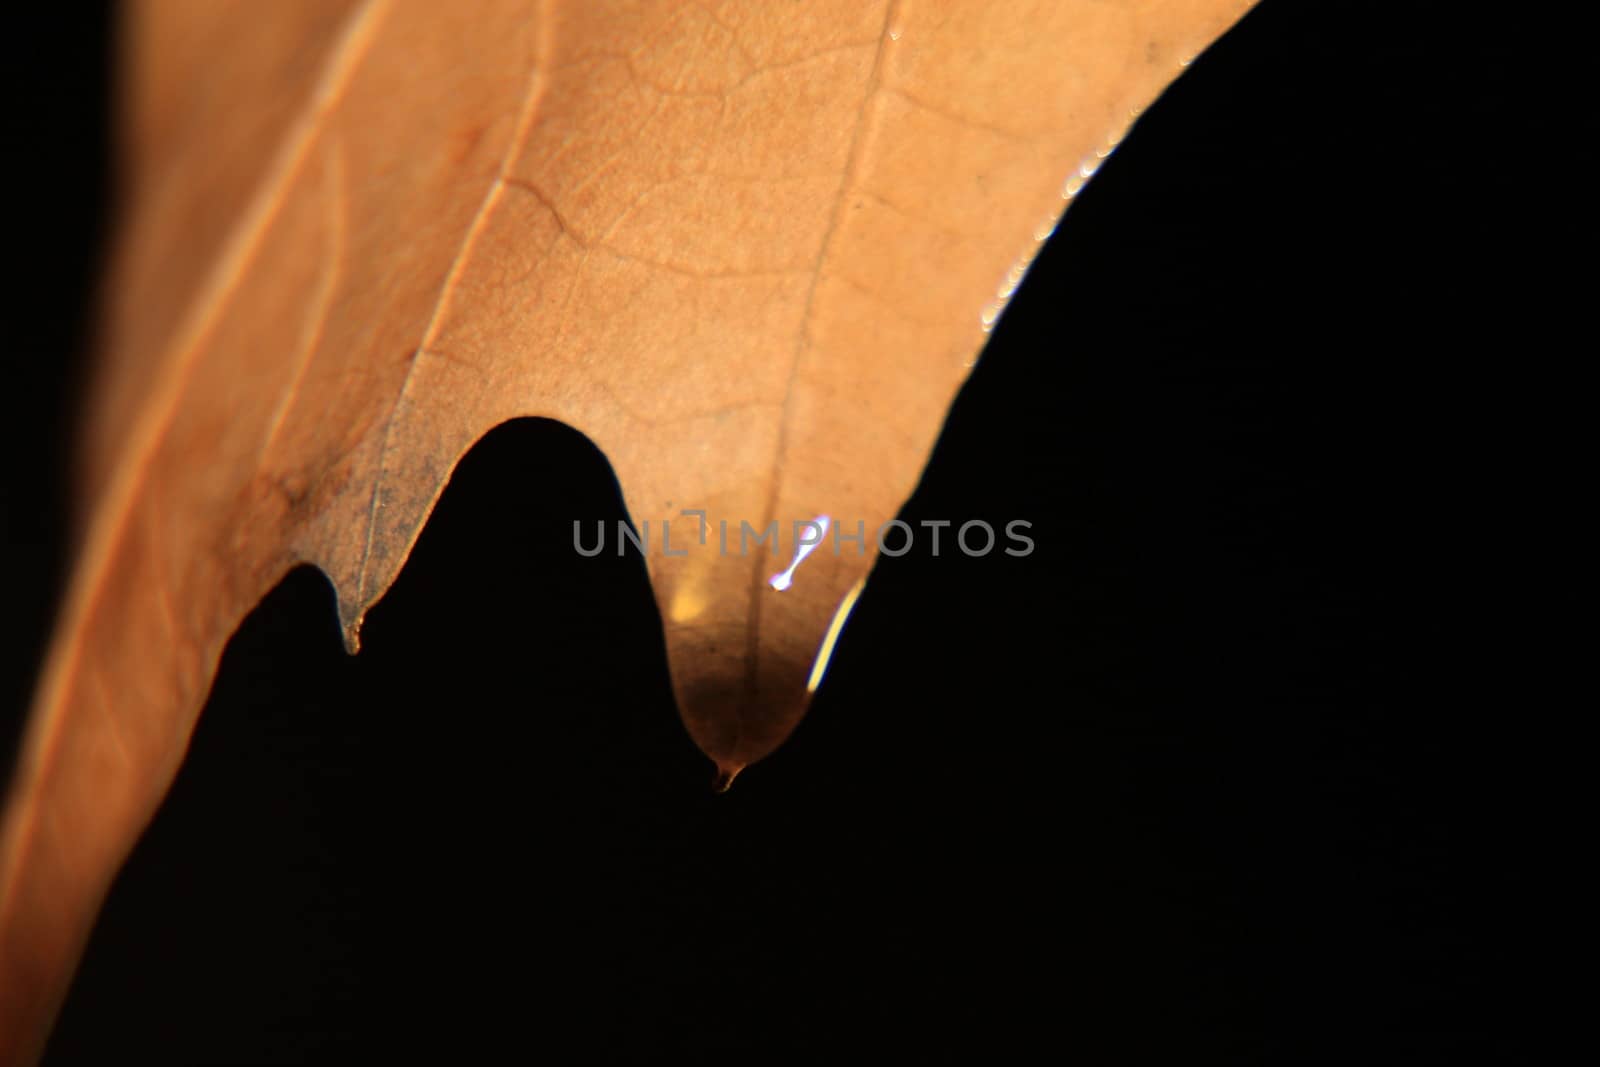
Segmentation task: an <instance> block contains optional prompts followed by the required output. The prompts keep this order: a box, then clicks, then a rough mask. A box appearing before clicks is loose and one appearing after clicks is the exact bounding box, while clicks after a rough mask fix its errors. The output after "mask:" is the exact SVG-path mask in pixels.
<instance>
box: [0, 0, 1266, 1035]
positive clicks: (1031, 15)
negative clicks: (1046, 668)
mask: <svg viewBox="0 0 1600 1067" xmlns="http://www.w3.org/2000/svg"><path fill="white" fill-rule="evenodd" d="M1247 6H1248V2H1247V0H1121V2H1109V0H1052V2H1019V3H1015V4H1011V5H1006V6H1004V7H997V6H995V5H993V4H989V3H980V2H977V0H966V2H961V0H942V2H938V0H925V2H920V3H914V2H904V3H895V4H883V3H866V2H862V0H811V2H806V3H774V2H770V0H769V2H760V0H748V2H727V3H686V2H682V0H678V2H673V0H662V2H654V3H648V2H637V3H621V2H606V3H602V2H592V0H585V2H577V0H572V2H566V3H561V2H555V0H549V2H545V3H535V2H533V0H483V2H476V3H452V4H436V3H430V2H423V0H413V2H393V3H386V2H383V0H369V2H365V3H356V2H353V0H345V2H343V3H334V2H332V0H301V2H298V3H289V2H283V3H275V4H273V5H271V6H270V7H269V8H264V7H262V6H260V5H257V4H246V3H244V2H242V0H227V2H223V0H188V2H179V0H161V2H147V3H144V4H142V5H133V6H132V9H131V10H130V11H129V12H128V13H127V15H126V26H125V30H126V33H125V39H124V43H125V46H126V49H127V54H128V62H127V67H126V73H127V84H126V86H125V89H124V95H123V97H122V101H121V102H122V104H123V106H124V107H125V114H124V115H123V116H122V120H123V127H124V133H125V146H124V158H125V162H126V169H127V174H126V180H127V192H128V206H129V210H128V213H127V217H126V219H125V225H124V230H123V233H122V237H121V241H120V243H119V247H118V252H117V256H116V261H115V263H114V264H113V270H112V274H111V278H112V281H113V285H112V287H111V289H110V294H111V296H110V301H109V306H108V308H107V313H106V324H105V328H104V354H105V359H104V361H103V363H102V365H101V366H100V367H99V379H98V382H97V389H96V392H95V394H94V396H93V398H92V404H91V407H90V415H91V417H90V419H89V422H88V427H87V438H88V447H87V451H86V469H85V472H84V482H85V484H84V485H83V487H82V499H83V500H84V501H85V502H86V510H85V512H84V516H83V524H82V529H83V534H82V538H81V543H80V546H79V553H78V561H77V567H76V570H75V573H74V578H73V581H72V584H71V588H70V591H69V594H68V600H67V602H66V604H65V606H64V609H63V611H62V615H61V621H60V625H59V630H58V632H57V634H56V637H55V641H54V644H53V646H52V650H51V653H50V656H49V658H48V661H47V664H46V667H45V672H44V675H43V681H42V684H41V687H40V689H39V692H38V696H37V702H36V704H35V706H34V708H33V711H32V718H31V720H30V726H29V730H28V734H27V737H26V739H25V743H24V752H23V760H22V763H21V765H20V767H19V772H18V774H17V776H16V779H15V783H14V786H13V793H12V796H11V798H10V800H9V804H8V807H7V809H6V813H5V821H4V827H3V833H4V837H3V842H0V848H3V852H0V998H3V999H0V1005H3V1006H0V1061H5V1062H12V1061H15V1060H17V1059H19V1058H25V1057H26V1056H28V1055H30V1054H34V1053H36V1051H37V1050H38V1048H39V1047H40V1046H41V1043H42V1040H43V1036H44V1034H45V1032H46V1029H47V1027H48V1023H49V1019H50V1017H51V1015H52V1013H53V1012H54V1010H55V1009H56V1006H57V1005H58V1003H59V1000H60V998H61V997H62V995H63V993H64V990H65V987H66V984H67V982H68V980H69V978H70V974H71V971H72V968H73V966H74V964H75V961H76V959H77V956H78V954H79V952H80V951H81V948H82V946H83V943H84V941H85V939H86V937H87V934H88V931H89V929H90V927H91V924H92V922H93V919H94V916H95V912H96V910H97V908H98V906H99V904H100V901H101V900H102V898H103V896H104V894H105V892H106V891H107V889H108V887H109V884H110V881H111V879H112V878H113V876H114V874H115V872H116V870H117V867H118V865H119V864H120V863H121V861H122V860H123V858H124V857H125V855H126V854H127V852H128V851H129V849H130V848H131V847H132V844H133V842H134V841H135V839H136V837H137V835H138V834H139V833H140V832H141V830H142V829H143V828H144V826H145V824H146V823H147V821H148V820H149V818H150V817H151V815H152V814H153V812H154V811H155V808H156V806H157V805H158V804H159V802H160V800H161V797H162V795H163V793H164V792H165V790H166V788H167V786H168V784H169V783H170V781H171V779H172V777H173V774H174V773H175V771H176V769H177V766H178V763H179V761H180V760H181V759H182V756H183V753H184V749H185V746H186V744H187V741H188V737H189V735H190V731H191V729H192V727H193V725H194V720H195V716H196V715H197V714H198V710H199V708H200V707H201V704H202V702H203V700H204V698H205V694H206V692H207V689H208V688H209V686H210V682H211V678H212V674H213V672H214V670H215V668H216V665H217V661H218V658H219V656H220V654H221V652H222V648H223V646H224V644H225V642H226V641H227V639H228V637H229V635H230V634H232V632H233V631H234V629H235V627H236V626H237V625H238V623H239V622H240V620H241V619H242V618H243V617H244V615H245V614H246V613H247V612H248V611H249V610H250V609H251V608H252V607H253V606H254V605H255V604H256V602H257V601H258V600H259V599H260V598H261V596H262V595H263V594H264V593H265V592H266V591H267V590H268V589H270V588H271V587H272V586H273V585H274V584H275V583H276V582H277V581H278V580H279V579H280V578H281V577H282V576H283V574H284V573H285V572H286V571H287V570H289V569H290V568H291V567H293V566H295V565H297V564H299V563H302V562H309V563H313V564H315V565H317V566H318V567H320V568H321V569H322V570H323V571H324V572H325V573H326V574H327V575H328V577H329V578H330V580H331V581H332V583H333V585H334V587H335V589H336V590H337V595H338V603H339V612H340V616H341V620H342V622H343V625H344V628H345V632H346V635H347V642H348V644H349V646H350V647H351V649H352V650H354V648H355V647H356V643H357V635H358V633H359V630H360V625H361V619H362V615H363V613H364V612H366V611H367V609H368V608H370V607H371V606H372V604H373V603H374V602H375V601H376V600H377V599H378V598H379V597H381V596H382V595H383V593H384V591H385V590H387V589H388V588H389V586H390V584H391V582H393V580H394V578H395V575H396V573H397V572H398V570H399V568H400V567H401V565H402V564H403V563H404V561H405V558H406V555H407V553H408V552H409V550H410V548H411V546H412V544H413V543H414V542H415V540H416V537H417V534H418V531H419V529H420V527H421V526H422V524H423V522H424V521H425V520H426V518H427V516H428V513H429V511H430V509H431V508H432V506H433V504H434V502H435V501H436V500H437V499H438V497H439V494H440V492H441V490H442V488H443V485H444V483H445V481H446V480H447V479H448V477H449V475H450V472H451V470H452V468H453V467H454V465H455V463H456V462H457V460H458V459H459V457H460V456H461V455H462V454H463V453H464V452H465V451H466V450H467V449H468V448H470V447H471V445H472V444H473V442H474V441H475V440H477V439H478V438H479V437H480V436H482V435H483V434H484V433H485V432H486V431H487V430H489V429H490V428H491V427H493V426H495V425H496V424H498V423H500V422H502V421H504V420H506V419H510V418H513V417H517V416H526V415H538V416H546V417H550V418H555V419H560V420H562V421H564V422H566V423H569V424H570V425H572V426H574V427H576V428H578V429H579V430H581V431H583V432H584V433H586V434H588V435H589V436H590V437H591V438H592V439H593V440H594V441H595V443H596V444H597V445H598V446H599V447H600V448H601V449H602V450H603V451H604V452H605V454H606V455H607V456H608V457H609V458H610V461H611V463H612V465H613V467H614V469H615V470H616V473H617V476H618V479H619V481H620V482H621V485H622V489H623V493H624V498H625V500H626V503H627V506H628V509H629V512H630V514H631V515H632V517H633V519H634V522H635V524H636V525H637V526H638V527H640V528H641V529H643V528H644V526H645V524H647V523H648V524H649V527H650V529H651V531H652V535H653V540H652V544H651V546H650V550H649V551H648V552H647V553H646V558H647V562H648V565H649V571H650V577H651V581H652V583H653V585H654V588H655V591H656V596H657V601H658V603H659V605H660V609H661V614H662V618H663V623H664V629H665V634H666V639H667V643H668V653H669V660H670V663H671V668H672V678H673V685H674V690H675V692H676V694H677V698H678V703H679V708H680V710H681V711H682V714H683V717H684V721H685V723H686V724H687V726H688V728H689V730H690V732H691V733H692V734H693V736H694V738H695V740H696V741H697V742H698V743H699V744H700V746H701V747H702V748H703V749H704V750H705V751H706V753H707V754H708V755H709V756H711V758H712V759H713V760H715V761H716V763H717V764H718V766H719V768H720V769H721V771H722V773H723V775H724V777H725V778H726V777H728V776H731V775H732V774H734V773H736V772H737V771H738V770H739V769H740V768H742V767H744V766H746V765H747V764H749V763H751V762H752V761H754V760H757V759H759V758H761V757H762V756H763V755H765V754H767V753H768V752H770V751H771V750H772V749H773V748H774V747H775V746H776V745H778V744H779V743H780V742H781V741H782V740H783V738H784V737H785V736H786V735H787V734H788V733H789V732H790V731H791V730H792V729H793V727H794V725H795V723H796V722H797V721H798V719H799V718H800V716H801V715H802V714H803V712H804V710H805V706H806V702H807V698H808V692H809V687H808V683H809V682H814V680H815V679H814V677H813V675H814V672H815V671H820V668H821V666H822V665H823V664H822V663H820V662H818V651H819V647H821V646H822V644H823V641H824V637H825V635H826V634H827V633H828V632H829V629H830V624H831V623H833V622H834V621H835V619H836V615H838V614H839V609H840V607H841V604H844V603H846V602H847V599H848V597H849V595H850V593H851V590H852V589H853V588H855V587H857V586H858V584H859V583H860V582H861V581H862V580H863V579H864V578H865V576H866V574H867V572H868V570H869V568H870V566H871V564H872V561H873V559H874V558H875V555H876V545H875V544H874V540H875V538H874V533H875V532H876V531H878V530H879V529H880V528H881V526H882V524H883V523H885V522H886V521H887V520H889V519H892V518H893V517H894V515H895V514H896V512H897V511H898V510H899V508H900V506H901V505H902V504H903V503H904V501H905V500H906V498H907V497H908V496H909V495H910V493H911V491H912V489H913V487H914V486H915V484H916V482H917V479H918V477H919V475H920V473H921V470H922V467H923V464H924V462H925V460H926V457H927V455H928V452H929V450H930V448H931V446H932V443H933V440H934V438H935V436H936V434H937V432H938V429H939V426H940V423H941V420H942V418H943V416H944V413H945V410H946V407H947V405H948V404H949V402H950V400H951V399H952V397H953V395H954V394H955V391H956V389H957V388H958V387H959V385H960V383H961V382H962V380H963V379H964V377H965V376H966V373H967V370H968V368H969V367H970V366H971V364H972V361H973V359H974V358H975V356H976V353H977V352H978V350H979V348H980V347H981V345H982V342H983V338H984V330H985V329H986V327H987V325H988V324H990V323H992V322H993V320H994V318H995V316H996V315H998V314H999V312H1000V309H1001V307H1002V306H1003V305H1004V303H1005V299H1006V297H1007V296H1008V295H1009V294H1010V292H1011V290H1012V289H1014V288H1015V286H1016V284H1017V282H1018V280H1019V279H1020V277H1021V274H1022V272H1023V271H1024V270H1025V269H1026V266H1027V264H1028V262H1029V260H1030V258H1031V256H1032V255H1033V252H1034V250H1035V249H1036V248H1037V246H1038V244H1039V242H1041V241H1042V240H1044V238H1045V237H1046V236H1047V235H1048V234H1049V232H1050V230H1051V229H1052V228H1053V225H1054V222H1055V219H1056V218H1057V216H1058V215H1059V213H1060V212H1061V210H1062V208H1063V206H1064V205H1065V203H1066V202H1067V201H1068V200H1069V199H1070V197H1071V196H1072V195H1073V194H1074V193H1075V192H1076V191H1077V189H1079V188H1081V186H1082V183H1083V182H1084V181H1085V180H1086V179H1087V178H1088V177H1089V175H1090V174H1091V173H1092V172H1093V169H1094V167H1095V166H1096V165H1097V163H1098V161H1099V160H1100V159H1101V158H1103V157H1104V155H1105V154H1106V153H1107V152H1108V151H1110V149H1111V148H1112V147H1113V146H1114V145H1115V144H1116V142H1117V140H1118V139H1119V138H1120V137H1121V136H1122V134H1123V133H1124V132H1125V130H1126V128H1127V127H1128V125H1129V123H1130V122H1131V121H1132V120H1133V118H1134V117H1135V116H1136V115H1137V114H1138V112H1139V110H1140V109H1141V108H1143V107H1144V106H1145V105H1147V104H1148V103H1149V102H1150V100H1151V99H1152V98H1153V97H1154V96H1155V95H1156V94H1157V93H1158V92H1159V91H1160V90H1161V89H1162V88H1163V87H1164V86H1165V85H1166V83H1167V82H1169V81H1170V80H1171V79H1172V77H1173V76H1175V75H1176V74H1177V73H1178V72H1179V70H1180V68H1181V66H1182V65H1183V64H1184V63H1185V62H1186V61H1187V60H1188V59H1189V58H1190V57H1192V56H1193V55H1194V54H1195V53H1196V52H1197V51H1198V50H1199V49H1200V48H1202V47H1204V46H1205V45H1206V44H1207V43H1209V42H1210V41H1211V40H1212V39H1213V38H1214V37H1215V36H1216V35H1217V34H1218V33H1220V32H1221V31H1222V30H1223V29H1224V28H1225V27H1226V26H1227V25H1229V24H1230V23H1231V22H1232V21H1233V20H1234V19H1235V18H1237V17H1238V16H1239V15H1240V14H1241V13H1242V12H1243V10H1244V9H1245V8H1246V7H1247ZM686 509H699V510H703V511H704V512H705V518H704V520H702V518H701V517H700V516H698V515H694V514H688V515H686V514H683V512H684V511H685V510H686ZM821 516H826V517H828V519H829V521H830V524H831V528H832V531H837V532H839V533H842V534H845V535H852V534H855V533H857V532H858V531H859V532H862V533H864V535H865V536H864V538H863V541H862V542H861V543H860V550H859V551H858V549H857V543H856V542H852V541H841V542H840V543H839V546H838V547H839V549H840V550H839V551H835V550H834V543H833V540H832V538H831V537H829V538H828V539H827V541H826V544H825V546H824V547H821V548H819V549H818V550H817V551H815V552H814V553H812V554H811V555H810V556H809V557H808V558H807V559H806V560H805V561H804V562H803V563H802V564H801V566H800V567H799V569H798V571H796V572H795V576H794V580H793V583H792V585H790V586H789V587H788V588H787V589H783V590H781V591H780V590H779V589H778V588H775V587H774V585H773V583H771V582H770V581H769V579H770V578H771V576H772V575H774V574H776V573H778V572H781V571H783V570H784V569H785V567H786V566H787V565H788V564H789V563H790V562H791V560H790V557H791V553H792V550H793V548H794V543H793V533H794V526H793V524H794V523H797V522H801V521H804V520H811V519H814V518H817V517H821ZM724 521H726V522H727V523H728V524H729V530H730V534H729V545H728V549H727V551H726V552H724V551H722V550H721V548H720V545H719V544H718V542H719V540H720V524H721V523H722V522H724ZM669 522H670V525H668V524H669ZM702 522H704V523H705V525H704V526H702ZM772 522H777V523H778V524H779V529H780V538H779V540H778V543H776V544H773V543H771V542H768V543H766V544H762V545H757V546H754V547H753V548H752V549H751V551H750V553H749V554H748V555H744V554H741V552H740V550H739V534H740V532H741V524H745V523H747V524H748V525H749V526H750V527H751V529H752V530H754V531H757V532H763V531H765V529H766V528H767V526H768V525H769V524H770V523H772ZM702 534H708V535H709V536H707V537H706V538H705V541H704V543H702V540H701V538H702ZM667 536H670V539H671V541H670V544H671V545H672V554H671V555H669V554H667V552H666V551H664V548H665V545H664V544H663V539H664V538H665V537H667ZM613 545H614V542H613ZM678 553H682V554H681V555H680V554H678ZM779 584H781V583H779ZM463 622H464V624H466V625H470V624H471V621H470V620H464V621H463ZM824 656H825V653H824Z"/></svg>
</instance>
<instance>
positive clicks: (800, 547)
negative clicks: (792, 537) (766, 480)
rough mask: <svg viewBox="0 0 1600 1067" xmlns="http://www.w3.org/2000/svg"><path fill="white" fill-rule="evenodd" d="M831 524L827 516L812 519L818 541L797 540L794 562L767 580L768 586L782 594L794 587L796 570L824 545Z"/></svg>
mask: <svg viewBox="0 0 1600 1067" xmlns="http://www.w3.org/2000/svg"><path fill="white" fill-rule="evenodd" d="M831 522H832V520H830V519H829V518H828V516H826V515H818V516H817V517H816V518H814V519H812V520H811V525H812V526H814V527H816V530H817V539H816V540H815V541H809V542H802V541H800V540H799V539H798V538H796V543H795V546H794V560H793V562H791V563H790V564H789V566H787V567H785V568H784V569H783V570H781V571H779V572H778V573H777V574H774V575H773V576H772V577H771V578H769V579H767V584H768V585H770V586H772V588H774V589H776V590H777V591H778V592H780V593H781V592H783V591H784V590H785V589H788V588H789V587H790V586H791V585H793V584H794V570H795V568H796V567H798V566H800V564H801V563H803V562H805V558H806V557H807V556H809V555H811V553H812V552H814V551H815V550H816V547H817V546H818V545H820V544H822V539H823V538H824V537H826V536H827V535H828V527H829V525H831Z"/></svg>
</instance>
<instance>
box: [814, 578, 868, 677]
mask: <svg viewBox="0 0 1600 1067" xmlns="http://www.w3.org/2000/svg"><path fill="white" fill-rule="evenodd" d="M866 584H867V580H866V579H865V578H862V579H861V580H860V581H858V582H856V584H855V585H854V586H852V587H851V589H850V591H849V592H848V593H846V594H845V595H844V599H843V600H841V601H839V607H838V609H837V610H835V611H834V613H833V621H832V622H830V623H829V624H828V632H827V634H825V635H824V636H823V638H822V647H820V648H818V649H817V658H816V659H815V660H814V661H813V662H812V664H811V677H810V678H807V679H806V692H808V693H815V692H816V691H817V686H819V685H821V684H822V676H823V674H825V673H826V672H827V670H828V661H829V660H830V659H832V658H833V646H834V645H836V644H837V643H838V642H839V634H840V632H841V631H842V630H843V629H844V624H845V621H846V620H847V619H849V618H850V609H851V608H853V607H855V606H856V598H857V597H859V596H860V595H861V589H862V587H863V586H865V585H866Z"/></svg>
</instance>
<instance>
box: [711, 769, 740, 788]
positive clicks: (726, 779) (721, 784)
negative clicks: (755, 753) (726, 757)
mask: <svg viewBox="0 0 1600 1067" xmlns="http://www.w3.org/2000/svg"><path fill="white" fill-rule="evenodd" d="M742 770H744V764H742V763H719V764H718V765H717V777H716V779H715V780H714V781H712V783H711V791H712V792H713V793H718V794H721V793H726V792H727V791H728V787H729V786H731V785H733V780H734V779H735V778H737V777H739V772H740V771H742Z"/></svg>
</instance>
